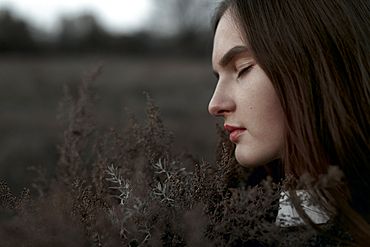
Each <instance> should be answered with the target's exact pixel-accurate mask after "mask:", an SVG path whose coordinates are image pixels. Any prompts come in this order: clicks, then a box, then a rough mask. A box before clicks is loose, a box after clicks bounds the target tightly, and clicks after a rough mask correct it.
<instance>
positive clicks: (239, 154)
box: [235, 146, 274, 167]
mask: <svg viewBox="0 0 370 247" xmlns="http://www.w3.org/2000/svg"><path fill="white" fill-rule="evenodd" d="M240 149H241V148H240V147H239V148H238V146H237V147H236V149H235V158H236V160H237V161H238V162H239V164H240V165H242V166H244V167H256V166H263V165H266V164H268V163H269V162H271V161H272V160H274V158H272V157H269V156H266V155H265V153H264V152H260V153H258V152H257V153H256V152H254V153H250V152H246V151H245V149H242V150H240ZM262 153H263V154H262Z"/></svg>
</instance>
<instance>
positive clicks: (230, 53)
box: [218, 45, 248, 67]
mask: <svg viewBox="0 0 370 247" xmlns="http://www.w3.org/2000/svg"><path fill="white" fill-rule="evenodd" d="M247 51H248V48H247V47H245V46H242V45H238V46H234V47H233V48H231V49H230V50H228V51H227V52H226V53H225V55H224V56H223V57H222V58H221V60H220V62H219V63H218V64H219V65H220V66H221V67H226V66H227V65H228V64H229V63H230V61H231V60H233V58H234V57H235V56H236V55H238V54H240V53H243V52H247Z"/></svg>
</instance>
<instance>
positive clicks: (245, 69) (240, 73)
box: [238, 65, 252, 78]
mask: <svg viewBox="0 0 370 247" xmlns="http://www.w3.org/2000/svg"><path fill="white" fill-rule="evenodd" d="M250 68H252V65H251V66H248V67H246V68H244V69H242V70H241V71H240V72H239V74H238V78H239V77H241V76H242V75H243V74H244V73H245V72H247V71H248V70H249V69H250Z"/></svg>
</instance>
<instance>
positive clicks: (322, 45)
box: [209, 0, 370, 246]
mask: <svg viewBox="0 0 370 247" xmlns="http://www.w3.org/2000/svg"><path fill="white" fill-rule="evenodd" d="M214 30H215V35H214V47H213V48H214V50H213V56H212V64H213V70H214V72H215V75H216V76H217V78H218V83H217V87H216V89H215V92H214V95H213V97H212V99H211V101H210V104H209V111H210V113H211V114H212V115H214V116H218V117H223V118H224V120H225V129H226V130H227V131H229V132H230V140H231V141H232V142H234V143H236V149H235V156H236V159H237V160H238V162H239V163H240V164H241V165H243V166H261V165H268V164H269V163H270V162H272V161H276V160H278V161H279V164H280V165H281V169H282V172H283V174H286V175H293V176H295V177H297V178H299V177H301V176H302V175H304V174H306V173H308V174H309V175H310V176H311V177H313V178H314V179H319V176H320V174H327V173H328V170H329V169H330V167H332V166H335V167H338V168H339V169H340V170H341V171H343V173H344V179H343V183H341V184H340V185H336V186H332V187H330V188H326V189H325V191H324V192H323V191H321V190H320V191H319V190H317V191H312V192H310V193H316V194H318V195H319V196H321V197H324V199H325V201H326V202H327V207H325V206H324V207H323V210H324V211H326V213H327V214H328V215H329V216H330V220H331V221H333V222H335V223H338V224H341V225H344V226H346V227H347V230H348V231H349V232H350V234H351V236H352V237H353V238H354V240H355V241H356V242H357V243H359V244H360V245H365V246H368V245H369V244H370V213H369V209H370V198H369V196H370V185H369V183H370V182H369V181H370V2H369V1H366V0H358V1H353V0H325V1H324V0H285V1H276V0H226V1H223V2H222V3H221V4H220V6H219V8H218V11H217V13H216V15H215V19H214ZM295 206H296V208H297V210H298V211H299V207H300V206H299V203H298V205H295ZM302 214H303V217H304V216H305V214H304V213H302ZM306 216H307V215H306ZM307 218H308V217H307ZM306 220H309V219H306ZM311 224H313V223H312V222H311Z"/></svg>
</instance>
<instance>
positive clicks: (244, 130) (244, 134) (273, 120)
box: [209, 11, 284, 166]
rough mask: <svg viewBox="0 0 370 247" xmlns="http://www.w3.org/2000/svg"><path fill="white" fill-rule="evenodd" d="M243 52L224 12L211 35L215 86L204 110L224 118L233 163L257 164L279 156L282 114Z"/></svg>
mask: <svg viewBox="0 0 370 247" xmlns="http://www.w3.org/2000/svg"><path fill="white" fill-rule="evenodd" d="M248 50H249V47H248V44H246V43H245V42H244V41H243V39H242V36H241V32H240V31H238V28H237V25H236V23H235V22H234V21H233V19H232V17H231V16H230V13H229V12H228V11H227V12H226V13H225V14H224V16H223V17H222V18H221V20H220V22H219V24H218V27H217V30H216V34H215V37H214V44H213V55H212V63H213V69H214V71H215V74H216V76H217V77H218V84H217V87H216V90H215V92H214V94H213V97H212V99H211V102H210V103H209V112H210V113H211V114H212V115H214V116H217V117H223V118H224V119H225V129H226V130H227V131H229V132H230V140H231V141H232V142H234V143H236V150H235V156H236V159H237V160H238V162H239V163H240V164H242V165H243V166H259V165H264V164H267V163H268V162H270V161H273V160H274V159H277V158H280V157H281V153H282V151H283V148H284V113H283V109H282V107H281V104H280V101H279V99H278V97H277V95H276V92H275V89H274V87H273V85H272V83H271V81H270V80H269V78H268V77H267V76H266V74H265V72H264V71H263V70H262V69H261V67H260V66H259V65H258V64H257V63H256V61H255V60H254V59H253V57H252V56H251V55H250V53H249V52H248Z"/></svg>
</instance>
